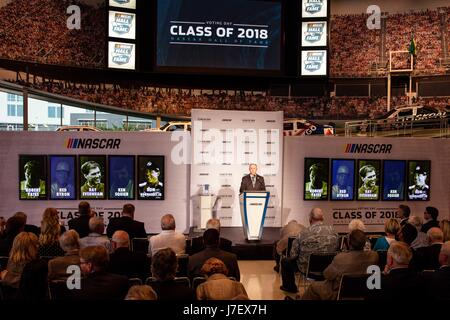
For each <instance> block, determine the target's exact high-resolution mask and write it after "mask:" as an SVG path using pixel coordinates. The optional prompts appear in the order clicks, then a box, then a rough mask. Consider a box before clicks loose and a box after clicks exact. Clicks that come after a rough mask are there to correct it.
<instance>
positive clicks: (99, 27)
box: [0, 0, 106, 68]
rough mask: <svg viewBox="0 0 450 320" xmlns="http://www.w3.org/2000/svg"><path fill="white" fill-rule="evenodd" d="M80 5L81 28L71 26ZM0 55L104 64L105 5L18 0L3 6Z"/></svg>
mask: <svg viewBox="0 0 450 320" xmlns="http://www.w3.org/2000/svg"><path fill="white" fill-rule="evenodd" d="M70 5H78V6H79V7H80V11H81V29H80V30H77V29H69V28H68V27H67V19H68V18H69V15H67V13H66V11H67V8H68V7H69V6H70ZM0 21H1V22H2V23H1V25H0V42H1V43H2V46H0V58H4V59H12V60H19V61H33V62H38V63H44V64H59V65H70V66H78V67H95V68H101V67H103V65H104V59H105V52H104V51H105V49H104V48H105V39H106V33H105V28H106V18H105V14H104V8H94V7H90V6H86V5H85V4H83V3H81V2H78V1H72V0H58V1H55V0H15V1H11V2H10V3H9V4H7V5H5V6H3V7H2V8H0Z"/></svg>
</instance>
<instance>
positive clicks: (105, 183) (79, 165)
mask: <svg viewBox="0 0 450 320" xmlns="http://www.w3.org/2000/svg"><path fill="white" fill-rule="evenodd" d="M82 157H101V158H103V159H104V161H103V163H104V164H105V168H104V173H105V178H104V180H103V181H104V185H105V192H103V197H102V198H89V197H88V198H86V197H83V195H82V192H81V187H82V186H83V184H82V183H81V180H82V176H83V173H82V172H81V158H82ZM77 170H78V196H79V199H80V200H106V199H107V194H106V192H107V190H108V176H107V175H108V161H107V156H106V155H104V154H81V155H78V168H77Z"/></svg>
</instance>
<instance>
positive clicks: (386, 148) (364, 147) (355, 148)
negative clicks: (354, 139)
mask: <svg viewBox="0 0 450 320" xmlns="http://www.w3.org/2000/svg"><path fill="white" fill-rule="evenodd" d="M344 149H345V153H391V150H392V144H381V143H377V144H367V143H347V144H346V145H345V148H344Z"/></svg>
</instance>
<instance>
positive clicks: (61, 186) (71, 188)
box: [50, 155, 77, 200]
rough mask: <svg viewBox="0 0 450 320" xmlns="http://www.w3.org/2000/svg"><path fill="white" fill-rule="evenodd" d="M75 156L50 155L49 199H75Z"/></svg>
mask: <svg viewBox="0 0 450 320" xmlns="http://www.w3.org/2000/svg"><path fill="white" fill-rule="evenodd" d="M76 171H77V170H76V167H75V156H70V155H65V156H56V155H55V156H50V199H51V200H75V199H76V198H77V190H76Z"/></svg>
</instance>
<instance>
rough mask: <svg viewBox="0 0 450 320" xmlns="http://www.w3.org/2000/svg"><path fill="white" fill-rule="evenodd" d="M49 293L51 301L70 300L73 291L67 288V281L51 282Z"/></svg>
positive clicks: (49, 283)
mask: <svg viewBox="0 0 450 320" xmlns="http://www.w3.org/2000/svg"><path fill="white" fill-rule="evenodd" d="M48 291H49V297H50V300H69V299H70V294H71V291H72V290H69V289H68V288H67V281H66V280H50V281H49V282H48Z"/></svg>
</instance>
